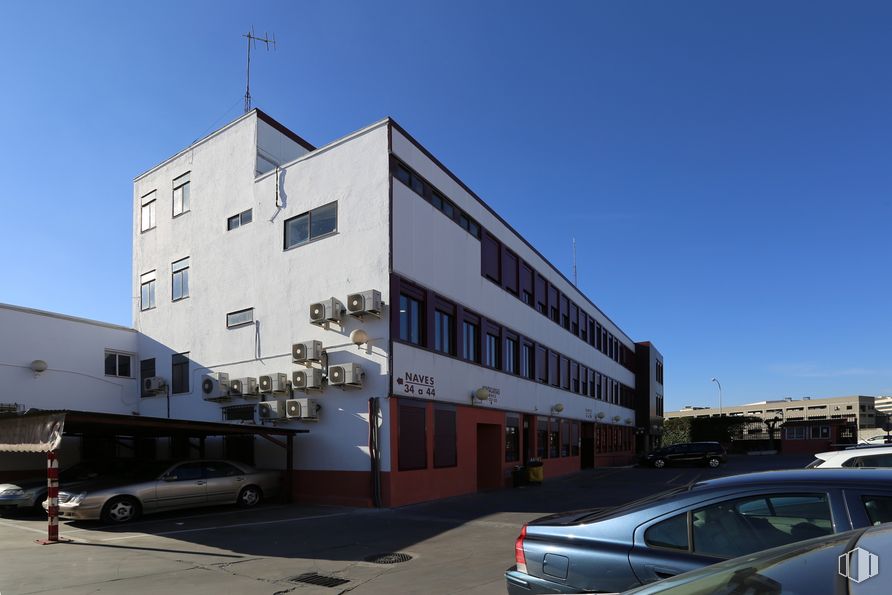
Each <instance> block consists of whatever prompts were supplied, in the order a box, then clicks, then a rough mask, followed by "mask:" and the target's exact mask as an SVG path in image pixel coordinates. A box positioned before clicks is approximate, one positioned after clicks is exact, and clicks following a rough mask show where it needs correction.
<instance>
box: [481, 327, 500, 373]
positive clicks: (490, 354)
mask: <svg viewBox="0 0 892 595" xmlns="http://www.w3.org/2000/svg"><path fill="white" fill-rule="evenodd" d="M485 358H486V359H485V360H484V362H483V363H484V364H486V365H487V366H488V367H490V368H498V367H499V337H498V335H493V334H492V333H486V351H485Z"/></svg>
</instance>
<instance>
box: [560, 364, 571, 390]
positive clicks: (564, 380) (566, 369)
mask: <svg viewBox="0 0 892 595" xmlns="http://www.w3.org/2000/svg"><path fill="white" fill-rule="evenodd" d="M560 362H561V364H560V365H561V386H562V387H563V388H565V389H567V390H569V389H570V360H568V359H567V358H565V357H564V356H560Z"/></svg>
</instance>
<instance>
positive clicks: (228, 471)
mask: <svg viewBox="0 0 892 595" xmlns="http://www.w3.org/2000/svg"><path fill="white" fill-rule="evenodd" d="M244 474H245V473H244V472H243V471H242V470H241V469H239V468H238V467H236V466H235V465H230V464H229V463H226V462H224V461H208V462H206V463H204V476H205V477H207V478H209V479H210V478H213V477H236V476H237V475H244Z"/></svg>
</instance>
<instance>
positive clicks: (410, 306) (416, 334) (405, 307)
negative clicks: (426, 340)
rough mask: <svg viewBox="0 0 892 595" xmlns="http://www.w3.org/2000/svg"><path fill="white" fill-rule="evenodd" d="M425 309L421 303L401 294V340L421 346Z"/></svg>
mask: <svg viewBox="0 0 892 595" xmlns="http://www.w3.org/2000/svg"><path fill="white" fill-rule="evenodd" d="M423 313H424V308H423V307H422V305H421V302H420V301H418V300H416V299H415V298H411V297H409V296H407V295H406V294H402V293H401V294H400V340H402V341H408V342H409V343H414V344H415V345H421V342H422V339H423V336H422V326H421V317H422V314H423Z"/></svg>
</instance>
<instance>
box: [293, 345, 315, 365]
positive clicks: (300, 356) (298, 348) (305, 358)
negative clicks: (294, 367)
mask: <svg viewBox="0 0 892 595" xmlns="http://www.w3.org/2000/svg"><path fill="white" fill-rule="evenodd" d="M291 359H292V360H294V363H295V364H308V363H310V362H318V361H319V360H321V359H322V341H304V342H303V343H295V344H294V345H292V346H291Z"/></svg>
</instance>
